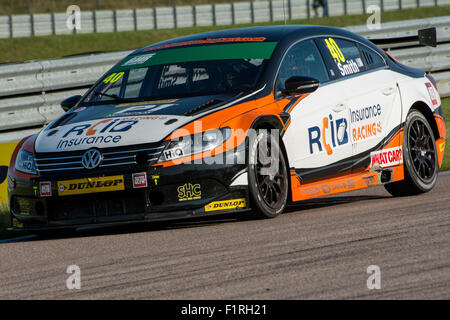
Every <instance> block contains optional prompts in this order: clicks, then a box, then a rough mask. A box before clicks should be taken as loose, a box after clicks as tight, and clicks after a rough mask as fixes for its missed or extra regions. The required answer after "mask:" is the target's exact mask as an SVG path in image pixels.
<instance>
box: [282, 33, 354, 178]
mask: <svg viewBox="0 0 450 320" xmlns="http://www.w3.org/2000/svg"><path fill="white" fill-rule="evenodd" d="M291 76H309V77H312V78H315V79H317V80H319V81H320V86H319V88H318V89H317V90H316V91H315V92H313V93H311V94H309V95H308V96H307V97H305V98H303V99H301V100H300V101H298V100H297V102H293V103H289V104H288V105H287V106H286V109H285V112H288V113H289V114H290V120H291V123H290V126H289V127H288V129H287V130H286V133H285V134H284V136H283V142H284V144H285V146H286V150H287V155H288V159H289V164H290V166H291V171H292V170H295V172H296V174H297V176H298V177H299V178H300V179H301V181H302V183H308V182H313V181H317V180H320V179H324V178H329V177H332V176H336V175H342V174H344V173H345V172H344V171H342V170H341V168H343V167H348V168H351V163H346V164H345V165H343V162H345V161H348V159H349V158H351V155H352V146H351V143H350V137H349V124H350V122H349V120H350V119H349V110H348V107H347V105H346V103H345V101H346V93H345V89H344V86H345V84H344V83H342V82H340V81H333V80H334V79H333V78H336V74H335V73H334V72H331V71H330V70H327V68H326V66H325V63H324V61H323V58H322V55H321V53H320V51H319V50H318V48H317V46H316V44H315V41H314V40H306V41H301V42H299V43H297V44H295V45H294V46H292V47H291V48H290V49H289V50H288V51H287V53H286V55H285V56H284V58H283V60H282V62H281V64H280V69H279V72H278V75H277V79H276V82H275V95H279V94H280V92H282V90H283V89H284V82H285V81H286V80H287V79H288V78H289V77H291ZM287 98H288V99H291V100H292V101H296V99H297V98H298V97H287ZM281 100H284V99H281Z"/></svg>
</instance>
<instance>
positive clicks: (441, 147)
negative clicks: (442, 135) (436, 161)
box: [439, 141, 445, 152]
mask: <svg viewBox="0 0 450 320" xmlns="http://www.w3.org/2000/svg"><path fill="white" fill-rule="evenodd" d="M444 149H445V141H444V142H442V143H441V144H440V145H439V150H440V151H441V152H443V151H444Z"/></svg>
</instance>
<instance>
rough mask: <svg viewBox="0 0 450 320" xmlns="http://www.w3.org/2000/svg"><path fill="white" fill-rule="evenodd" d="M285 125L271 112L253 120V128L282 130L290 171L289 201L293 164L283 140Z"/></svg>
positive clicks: (289, 199)
mask: <svg viewBox="0 0 450 320" xmlns="http://www.w3.org/2000/svg"><path fill="white" fill-rule="evenodd" d="M284 127H285V125H284V124H283V122H282V120H281V118H280V117H277V116H276V115H273V114H269V115H262V116H259V117H257V118H256V119H255V121H253V123H252V125H251V128H252V129H255V130H256V129H278V130H280V140H279V141H281V143H280V147H281V151H282V152H283V155H284V158H285V161H286V170H287V173H288V184H289V186H288V202H292V186H291V177H290V172H291V166H290V164H289V158H288V155H287V151H286V146H285V144H284V142H283V139H282V138H283V134H284Z"/></svg>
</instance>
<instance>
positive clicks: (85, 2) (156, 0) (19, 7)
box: [0, 0, 244, 14]
mask: <svg viewBox="0 0 450 320" xmlns="http://www.w3.org/2000/svg"><path fill="white" fill-rule="evenodd" d="M239 1H244V0H127V1H123V0H76V1H74V0H0V14H21V13H46V12H64V11H66V8H67V7H68V6H70V5H72V4H76V5H77V6H79V7H80V8H81V9H82V10H103V9H129V8H152V7H169V6H179V5H193V4H213V3H229V2H239Z"/></svg>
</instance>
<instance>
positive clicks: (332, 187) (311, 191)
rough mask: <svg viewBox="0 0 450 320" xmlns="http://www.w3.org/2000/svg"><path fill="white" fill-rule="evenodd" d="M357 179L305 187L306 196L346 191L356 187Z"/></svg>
mask: <svg viewBox="0 0 450 320" xmlns="http://www.w3.org/2000/svg"><path fill="white" fill-rule="evenodd" d="M355 187H356V185H355V181H354V180H353V179H349V180H347V181H342V182H335V183H330V184H322V185H320V186H316V187H311V188H307V189H305V191H304V192H305V195H306V196H317V195H320V194H322V195H326V194H329V193H331V192H333V193H339V192H345V191H351V190H353V189H355Z"/></svg>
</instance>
